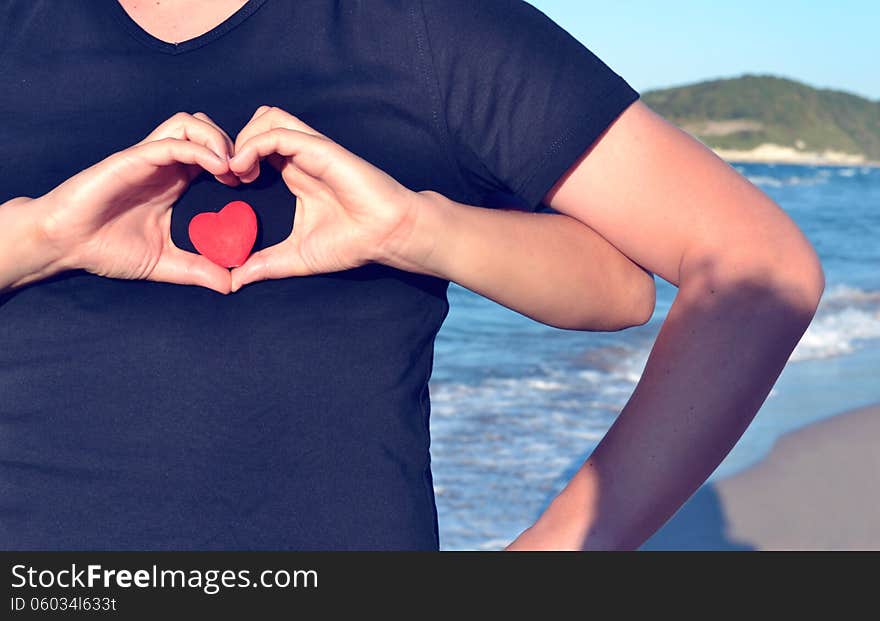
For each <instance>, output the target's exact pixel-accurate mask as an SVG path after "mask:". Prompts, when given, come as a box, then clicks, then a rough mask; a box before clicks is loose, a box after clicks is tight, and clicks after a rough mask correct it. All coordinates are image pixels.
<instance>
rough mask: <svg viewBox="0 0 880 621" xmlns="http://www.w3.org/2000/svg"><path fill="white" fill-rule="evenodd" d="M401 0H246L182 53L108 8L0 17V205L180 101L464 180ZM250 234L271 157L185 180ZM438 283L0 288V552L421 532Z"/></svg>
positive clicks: (272, 196) (44, 186)
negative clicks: (262, 117)
mask: <svg viewBox="0 0 880 621" xmlns="http://www.w3.org/2000/svg"><path fill="white" fill-rule="evenodd" d="M416 4H417V3H406V2H392V1H388V2H378V1H377V2H357V1H353V2H327V1H319V0H308V1H305V0H304V1H301V2H273V1H271V0H270V1H268V2H264V1H263V0H250V1H249V2H247V3H246V4H245V5H244V6H243V8H242V9H241V10H240V11H238V12H236V13H235V14H234V15H232V16H231V17H230V18H229V19H227V20H225V21H224V22H223V23H222V24H220V25H219V26H217V27H216V28H212V29H211V30H210V31H209V32H207V33H206V34H204V35H202V36H200V37H197V38H196V39H194V40H191V41H187V42H184V43H183V44H182V45H178V46H175V45H173V44H169V43H164V42H162V41H160V40H158V39H156V38H155V37H152V36H151V35H149V34H147V33H146V32H145V31H144V30H143V29H142V28H140V27H139V26H137V24H136V23H135V22H134V21H132V20H131V19H130V18H129V17H128V16H127V15H126V14H125V13H124V12H123V11H122V9H121V8H120V6H119V5H118V3H116V1H115V0H105V1H104V2H99V3H76V4H75V5H74V4H73V3H71V4H70V5H69V6H68V5H67V4H65V5H64V8H63V9H62V8H58V4H57V3H52V2H39V1H37V2H23V1H20V2H11V3H5V6H4V8H3V9H2V10H0V16H2V22H0V23H2V25H0V29H2V30H3V32H2V41H3V43H2V44H0V45H2V47H3V50H2V54H0V73H2V74H3V75H4V76H6V77H7V85H8V87H7V89H5V91H4V92H3V93H0V118H3V122H2V125H0V144H2V145H3V147H4V149H5V150H6V153H7V154H8V156H7V158H5V159H4V161H2V162H0V197H2V199H3V200H6V199H8V198H11V197H12V196H17V195H28V196H38V195H40V194H43V193H45V192H46V191H48V190H50V189H51V188H52V187H54V186H55V185H57V184H58V183H60V182H62V181H63V180H64V179H66V178H68V177H69V176H71V175H73V174H75V173H76V172H77V171H79V170H81V169H83V168H85V167H87V166H89V165H91V164H93V163H94V162H96V161H98V160H100V159H102V158H103V157H106V156H107V155H109V154H110V153H112V152H114V151H118V150H121V149H123V148H125V147H127V146H129V145H131V144H134V143H135V142H138V141H139V140H141V139H142V138H143V137H144V136H145V135H146V134H147V133H149V131H151V130H152V129H153V128H154V127H155V126H156V125H158V124H159V123H160V122H161V121H163V120H164V119H166V118H168V117H169V116H171V115H172V114H174V113H175V112H178V111H181V110H182V111H188V112H196V111H203V112H205V113H207V114H208V115H209V116H211V117H212V118H213V119H214V120H215V121H216V122H217V123H218V124H219V125H220V126H221V127H223V128H224V129H225V130H226V131H227V133H229V134H230V135H231V136H233V137H234V136H235V134H236V133H237V132H238V130H239V129H240V128H241V127H242V126H243V125H244V124H245V123H246V121H247V120H248V118H250V116H251V114H252V113H253V111H254V110H255V109H256V108H257V107H258V106H260V105H263V104H270V105H276V106H279V107H281V108H284V109H286V110H287V111H289V112H291V113H293V114H295V115H297V116H300V117H301V118H302V119H303V120H304V121H306V122H307V123H309V124H310V125H311V126H313V127H315V128H316V129H318V130H319V131H321V132H323V133H325V134H327V135H328V136H330V137H331V138H333V139H334V140H336V141H337V142H339V143H340V144H342V145H343V146H345V147H346V148H348V149H350V150H352V151H353V152H355V153H357V154H358V155H360V156H361V157H364V158H365V159H367V160H368V161H370V162H372V163H373V164H375V165H376V166H378V167H380V168H382V169H383V170H385V171H386V172H388V173H389V174H391V175H392V176H393V177H395V178H396V179H397V180H398V181H400V182H401V183H403V184H404V185H406V186H407V187H409V188H411V189H414V190H419V189H426V188H431V189H435V190H437V191H440V192H444V193H445V194H447V195H448V196H451V197H453V198H456V199H457V200H466V199H471V200H473V199H472V197H469V196H468V195H467V190H466V186H465V185H463V183H462V181H461V178H460V176H459V171H458V170H457V169H456V167H455V164H454V161H453V160H451V159H450V158H449V156H448V150H447V146H446V145H445V144H444V142H443V140H444V138H443V135H442V131H441V130H440V129H439V127H438V125H437V117H436V115H435V113H434V106H435V105H436V100H435V98H436V97H437V93H436V92H435V91H434V90H433V88H434V86H432V82H431V78H430V70H429V59H428V58H427V56H426V54H425V48H424V44H425V40H424V32H422V31H421V24H420V21H419V19H418V16H417V14H416V12H415V10H414V9H413V7H414V6H415V5H416ZM236 199H242V200H246V201H248V202H249V203H251V204H252V205H253V206H254V208H255V210H256V211H257V213H258V217H259V220H260V223H261V228H260V235H259V237H258V240H257V245H256V248H257V249H258V248H261V247H266V246H268V245H271V244H274V243H277V242H278V241H281V240H282V239H284V238H285V237H286V236H287V235H288V234H289V233H290V231H291V226H292V218H293V206H294V199H293V197H291V196H290V195H289V192H288V190H287V189H286V187H285V186H284V185H283V183H281V182H280V180H279V178H278V176H277V174H273V173H272V171H271V169H269V168H268V167H267V168H264V174H263V175H262V176H261V178H260V179H259V180H258V181H257V182H256V183H254V184H252V185H251V186H247V187H242V188H235V189H233V188H229V187H226V186H223V185H221V184H219V183H217V182H215V181H213V179H210V180H209V179H207V178H200V179H198V180H197V181H196V182H195V183H193V185H192V186H191V187H190V188H189V190H188V191H187V192H186V193H185V194H184V196H183V197H182V198H181V199H180V201H179V202H178V203H177V204H176V205H175V207H174V211H173V217H172V238H173V240H174V241H175V243H176V244H177V245H178V246H180V247H182V248H184V249H187V250H190V251H192V250H193V247H192V245H191V244H190V243H189V240H188V238H187V233H186V227H187V224H188V222H189V219H190V218H191V217H192V216H193V215H194V214H196V213H198V212H201V211H207V210H217V209H219V208H220V207H221V206H222V205H224V204H225V203H227V202H229V201H231V200H236ZM447 285H448V283H447V282H446V281H443V280H440V279H436V278H432V277H428V276H422V275H416V274H410V273H405V272H401V271H398V270H394V269H391V268H387V267H385V266H381V265H367V266H364V267H362V268H359V269H356V270H351V271H348V272H342V273H337V274H327V275H321V276H313V277H307V278H291V279H283V280H276V281H268V282H261V283H256V284H254V285H250V286H248V287H246V288H244V289H242V290H241V291H239V292H238V293H236V294H234V295H231V296H227V297H224V296H220V295H218V294H216V293H213V292H211V291H208V290H206V289H201V288H196V287H182V286H176V285H166V284H160V283H149V282H139V281H120V280H112V279H103V278H100V277H97V276H93V275H90V274H86V273H84V272H69V273H66V274H63V275H61V276H59V277H56V278H54V279H51V280H48V281H44V282H41V283H37V284H35V285H33V286H30V287H26V288H23V289H20V290H18V291H15V292H12V293H11V294H7V295H4V296H2V297H0V548H5V549H28V548H30V549H33V548H42V549H69V548H81V549H132V548H138V549H163V548H168V549H228V548H238V549H331V548H348V549H353V548H410V549H412V548H426V549H433V548H436V547H437V545H438V542H437V525H436V509H435V507H434V496H433V489H432V486H431V473H430V465H429V462H430V458H429V432H428V417H429V410H430V406H429V399H428V379H429V377H430V371H431V363H432V357H433V342H434V337H435V335H436V332H437V330H438V329H439V327H440V325H441V323H442V321H443V319H444V317H445V315H446V312H447V309H448V305H447V301H446V287H447Z"/></svg>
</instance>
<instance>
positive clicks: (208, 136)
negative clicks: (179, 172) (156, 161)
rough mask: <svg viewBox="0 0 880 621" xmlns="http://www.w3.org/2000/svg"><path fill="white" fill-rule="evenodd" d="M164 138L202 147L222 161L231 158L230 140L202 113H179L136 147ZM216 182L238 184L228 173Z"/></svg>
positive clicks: (234, 177) (236, 179)
mask: <svg viewBox="0 0 880 621" xmlns="http://www.w3.org/2000/svg"><path fill="white" fill-rule="evenodd" d="M166 138H173V139H176V140H188V141H190V142H195V143H196V144H200V145H203V146H205V147H207V148H209V149H211V151H213V152H214V153H216V154H217V156H218V157H219V158H221V159H224V160H225V159H228V158H229V157H231V156H232V149H233V143H232V139H231V138H230V137H229V136H228V135H227V134H226V132H224V131H223V130H222V129H220V127H219V126H217V124H216V123H214V121H213V120H211V118H210V117H209V116H208V115H207V114H205V113H204V112H196V113H195V114H193V115H191V114H187V113H186V112H179V113H177V114H175V115H174V116H172V117H171V118H170V119H168V120H167V121H165V122H164V123H162V124H161V125H159V127H157V128H156V129H155V130H153V132H152V133H151V134H150V135H149V136H147V137H146V138H145V139H144V140H142V141H141V142H140V143H138V145H142V144H144V143H148V142H156V141H158V140H163V139H166ZM193 176H195V174H194V175H193ZM217 180H218V181H220V182H221V183H225V184H226V185H231V186H234V185H238V184H239V183H240V182H239V180H238V177H237V176H236V175H233V174H231V173H228V172H227V173H224V174H223V175H218V176H217Z"/></svg>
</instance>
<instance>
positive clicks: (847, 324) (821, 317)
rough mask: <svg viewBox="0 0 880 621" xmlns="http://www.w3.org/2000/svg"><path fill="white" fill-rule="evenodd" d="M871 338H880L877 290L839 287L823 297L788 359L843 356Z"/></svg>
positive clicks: (878, 292)
mask: <svg viewBox="0 0 880 621" xmlns="http://www.w3.org/2000/svg"><path fill="white" fill-rule="evenodd" d="M870 339H880V291H864V290H862V289H857V288H854V287H848V286H838V287H835V288H834V289H833V290H830V291H829V292H828V293H826V294H825V296H823V298H822V301H821V302H820V303H819V309H818V311H817V312H816V317H815V318H814V319H813V322H812V323H811V324H810V327H809V328H808V329H807V332H806V333H805V334H804V336H803V338H801V340H800V342H799V343H798V345H797V347H796V348H795V350H794V352H793V353H792V355H791V358H790V360H791V361H793V362H798V361H802V360H816V359H820V358H831V357H834V356H842V355H845V354H848V353H850V352H853V351H855V350H856V349H857V348H858V347H860V346H862V345H863V344H864V341H866V340H870Z"/></svg>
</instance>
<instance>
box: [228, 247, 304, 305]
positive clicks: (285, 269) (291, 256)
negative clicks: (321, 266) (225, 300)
mask: <svg viewBox="0 0 880 621" xmlns="http://www.w3.org/2000/svg"><path fill="white" fill-rule="evenodd" d="M311 273H312V272H311V271H310V270H309V269H308V267H307V266H306V264H305V263H304V262H303V260H302V257H301V256H300V254H299V252H298V251H297V249H296V247H295V245H294V242H293V240H292V239H291V238H288V239H287V240H286V241H283V242H281V243H280V244H276V245H274V246H269V247H268V248H264V249H263V250H260V251H258V252H255V253H253V254H252V255H251V256H249V257H248V259H247V261H245V262H244V263H242V264H241V265H240V266H239V267H236V268H233V269H232V272H231V277H232V282H231V291H232V292H233V293H235V292H236V291H238V290H239V289H241V288H242V287H243V286H245V285H247V284H250V283H252V282H258V281H260V280H269V279H272V278H288V277H290V276H308V275H309V274H311Z"/></svg>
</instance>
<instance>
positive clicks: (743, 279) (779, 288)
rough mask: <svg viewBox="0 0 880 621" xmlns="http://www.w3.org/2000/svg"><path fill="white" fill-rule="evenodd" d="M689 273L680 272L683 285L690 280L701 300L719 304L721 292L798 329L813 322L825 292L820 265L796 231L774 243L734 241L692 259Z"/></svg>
mask: <svg viewBox="0 0 880 621" xmlns="http://www.w3.org/2000/svg"><path fill="white" fill-rule="evenodd" d="M683 268H684V263H683ZM688 272H689V273H688V274H685V272H684V271H683V273H682V289H684V287H685V283H686V282H688V281H690V283H692V284H693V286H694V288H696V289H697V290H698V292H699V295H700V296H701V297H703V299H706V298H709V299H714V301H715V302H716V303H718V302H720V301H721V300H720V299H719V298H718V297H717V296H718V295H719V294H721V295H722V297H724V298H725V300H726V303H730V302H734V303H738V304H739V305H741V306H742V307H747V308H750V309H751V311H752V313H769V314H770V315H771V316H772V315H775V316H777V317H784V319H785V321H786V323H787V324H788V325H789V326H790V327H792V328H796V329H798V330H799V331H801V332H802V331H805V330H806V328H807V326H808V325H809V323H810V322H811V321H812V319H813V317H814V315H815V313H816V310H817V308H818V306H819V302H820V300H821V298H822V294H823V293H824V291H825V272H824V270H823V268H822V264H821V262H820V260H819V257H818V255H817V253H816V251H815V249H814V248H813V246H812V245H811V244H810V243H809V242H808V241H807V240H806V238H805V237H804V236H803V235H802V234H801V233H800V231H794V232H792V233H791V234H789V235H785V236H783V237H782V238H780V239H779V240H778V243H777V244H774V245H773V246H772V247H767V248H763V249H761V248H756V247H755V246H754V245H751V244H746V243H744V244H734V245H729V246H727V248H725V249H723V250H721V249H719V250H718V251H717V252H715V253H711V254H704V255H703V258H702V259H701V260H698V261H692V262H690V267H689V268H688ZM688 276H690V278H688ZM724 294H727V295H724Z"/></svg>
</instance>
